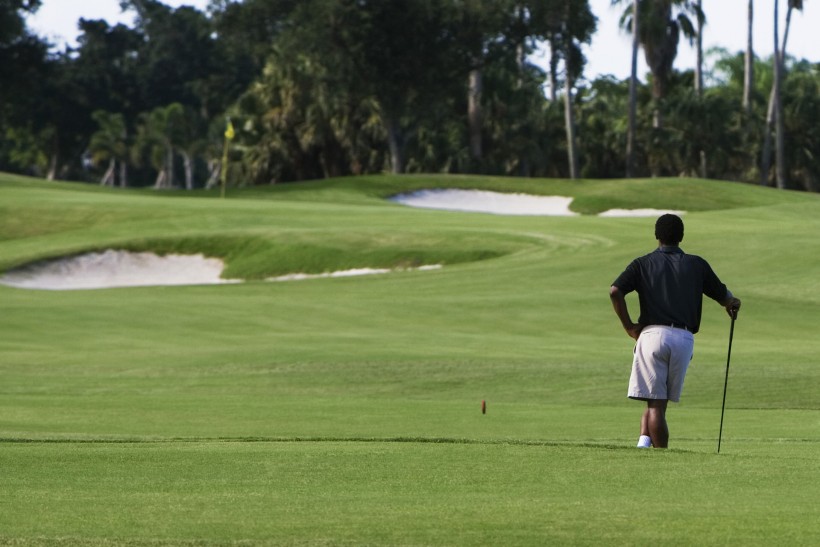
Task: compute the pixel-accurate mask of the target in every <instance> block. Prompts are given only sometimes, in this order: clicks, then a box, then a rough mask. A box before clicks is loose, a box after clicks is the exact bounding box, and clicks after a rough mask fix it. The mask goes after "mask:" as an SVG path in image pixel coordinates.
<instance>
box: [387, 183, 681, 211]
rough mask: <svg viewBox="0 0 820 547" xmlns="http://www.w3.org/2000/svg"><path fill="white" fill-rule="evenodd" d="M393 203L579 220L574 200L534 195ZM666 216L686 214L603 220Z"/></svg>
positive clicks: (421, 197)
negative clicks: (570, 217)
mask: <svg viewBox="0 0 820 547" xmlns="http://www.w3.org/2000/svg"><path fill="white" fill-rule="evenodd" d="M390 201H394V202H396V203H401V204H402V205H409V206H410V207H421V208H424V209H442V210H446V211H467V212H473V213H492V214H497V215H537V216H577V215H578V213H574V212H572V211H570V209H569V206H570V204H571V203H572V198H568V197H562V196H535V195H531V194H505V193H502V192H488V191H486V190H457V189H445V190H420V191H418V192H412V193H408V194H399V195H397V196H393V197H391V198H390ZM664 213H672V214H677V215H682V214H683V213H684V211H667V210H661V209H610V210H609V211H605V212H603V213H601V214H600V215H599V216H602V217H656V216H660V215H662V214H664Z"/></svg>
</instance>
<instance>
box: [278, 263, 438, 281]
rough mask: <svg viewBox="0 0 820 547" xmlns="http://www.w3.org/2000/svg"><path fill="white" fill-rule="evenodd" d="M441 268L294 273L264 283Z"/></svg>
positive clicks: (435, 266)
mask: <svg viewBox="0 0 820 547" xmlns="http://www.w3.org/2000/svg"><path fill="white" fill-rule="evenodd" d="M439 268H441V264H432V265H429V266H421V267H419V268H406V269H399V270H389V269H385V268H357V269H353V270H339V271H337V272H328V273H321V274H305V273H296V274H288V275H280V276H278V277H269V278H267V279H266V280H265V281H299V280H302V279H320V278H323V277H353V276H356V275H374V274H386V273H391V272H396V271H400V272H405V271H408V272H409V271H413V270H418V271H427V270H437V269H439Z"/></svg>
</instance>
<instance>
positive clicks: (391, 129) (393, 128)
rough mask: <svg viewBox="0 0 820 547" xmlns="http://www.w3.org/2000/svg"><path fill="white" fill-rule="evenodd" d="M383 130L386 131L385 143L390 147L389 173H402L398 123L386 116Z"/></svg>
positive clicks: (400, 136) (402, 165) (402, 151)
mask: <svg viewBox="0 0 820 547" xmlns="http://www.w3.org/2000/svg"><path fill="white" fill-rule="evenodd" d="M384 125H385V130H386V131H387V143H388V146H389V147H390V172H391V173H393V174H394V175H395V174H399V173H403V172H404V142H403V138H402V134H401V128H400V127H399V122H398V121H397V120H396V119H395V117H394V116H393V115H392V114H391V115H387V117H386V119H385V123H384Z"/></svg>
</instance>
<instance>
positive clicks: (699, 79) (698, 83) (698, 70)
mask: <svg viewBox="0 0 820 547" xmlns="http://www.w3.org/2000/svg"><path fill="white" fill-rule="evenodd" d="M695 9H696V14H695V16H696V17H697V21H698V31H697V37H696V39H695V40H696V41H695V44H696V50H697V56H696V57H697V58H696V62H695V93H697V95H698V97H702V96H703V23H704V20H703V6H702V3H701V0H697V4H695Z"/></svg>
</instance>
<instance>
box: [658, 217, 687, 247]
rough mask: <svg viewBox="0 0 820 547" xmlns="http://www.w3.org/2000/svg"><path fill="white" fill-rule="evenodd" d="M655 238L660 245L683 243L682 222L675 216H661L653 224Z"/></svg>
mask: <svg viewBox="0 0 820 547" xmlns="http://www.w3.org/2000/svg"><path fill="white" fill-rule="evenodd" d="M655 238H656V239H657V240H658V241H660V242H661V245H677V244H679V243H680V242H681V241H683V221H682V220H681V219H680V217H679V216H677V215H669V214H666V215H661V216H660V217H659V218H658V220H657V221H656V222H655Z"/></svg>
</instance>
